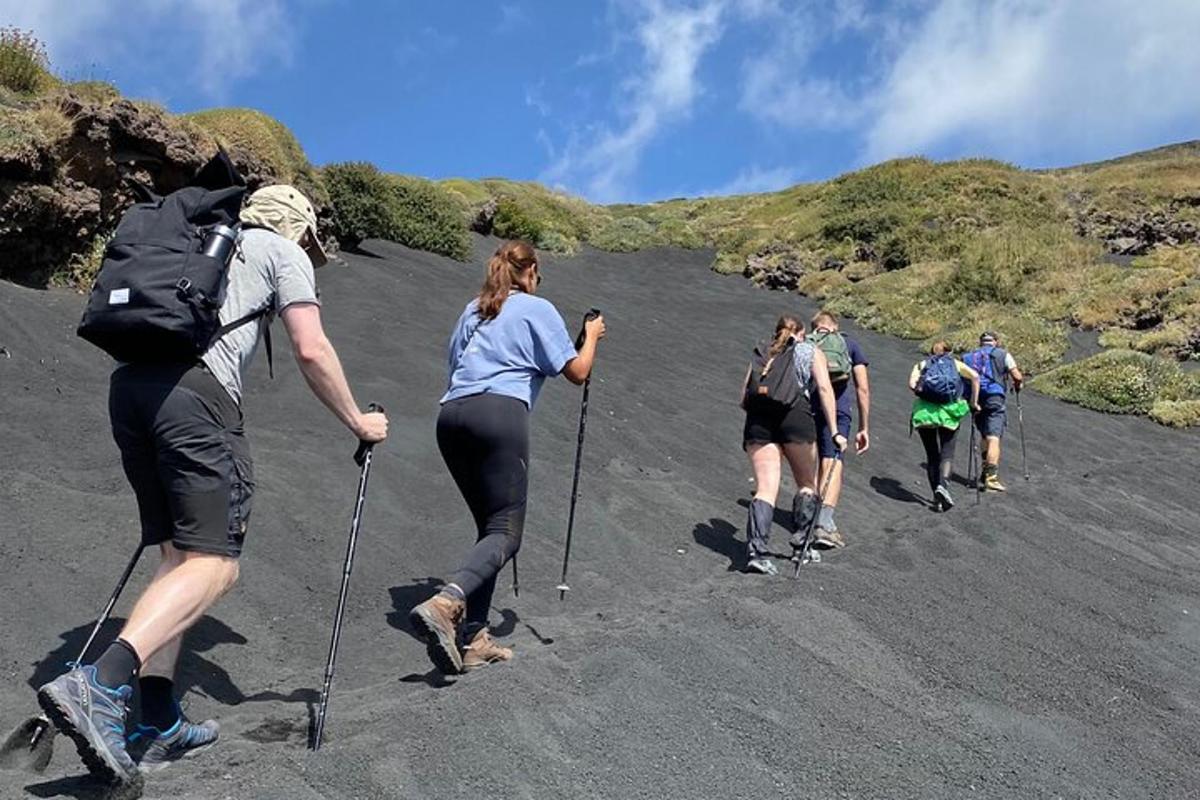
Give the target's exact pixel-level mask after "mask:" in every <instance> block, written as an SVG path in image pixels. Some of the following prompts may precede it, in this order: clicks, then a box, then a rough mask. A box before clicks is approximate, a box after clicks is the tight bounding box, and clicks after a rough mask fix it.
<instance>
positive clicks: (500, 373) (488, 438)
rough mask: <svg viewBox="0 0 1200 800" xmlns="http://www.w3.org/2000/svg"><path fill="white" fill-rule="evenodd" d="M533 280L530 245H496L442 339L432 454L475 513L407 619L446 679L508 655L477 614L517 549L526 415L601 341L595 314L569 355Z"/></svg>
mask: <svg viewBox="0 0 1200 800" xmlns="http://www.w3.org/2000/svg"><path fill="white" fill-rule="evenodd" d="M540 280H541V278H540V276H539V273H538V261H537V254H536V253H535V252H534V249H533V247H532V246H530V245H529V244H527V243H525V242H505V243H504V244H503V245H501V246H500V247H499V249H497V250H496V253H495V255H493V256H492V257H491V259H490V260H489V261H488V266H487V277H486V278H485V280H484V283H483V288H482V290H481V291H480V293H479V296H478V297H477V298H475V299H474V300H472V301H471V302H470V303H468V304H467V307H466V309H464V310H463V313H462V315H461V316H460V317H459V319H458V324H457V325H456V326H455V328H454V333H453V334H451V336H450V348H449V364H448V366H449V372H450V385H449V388H448V389H447V390H446V393H445V395H443V396H442V401H441V402H442V410H441V413H440V414H439V415H438V422H437V439H438V448H439V449H440V450H441V452H442V458H443V459H444V460H445V462H446V466H447V467H448V468H449V469H450V474H451V475H452V476H453V477H454V482H455V483H456V484H458V488H459V491H460V492H462V495H463V498H464V499H465V500H466V501H467V505H468V507H470V509H471V513H472V515H473V516H474V517H475V526H476V529H477V530H476V533H477V540H476V542H475V546H474V547H473V548H472V549H471V551H470V552H469V553H468V554H467V557H466V559H465V560H464V561H463V563H462V566H460V567H459V569H458V570H456V571H455V572H454V573H452V574H451V575H450V577H449V578H448V579H447V580H446V585H445V587H444V588H443V589H442V590H441V592H440V593H438V594H437V595H435V596H434V597H432V598H430V599H429V600H427V601H425V602H424V603H421V604H420V605H419V606H417V607H416V608H414V609H413V610H412V613H411V614H410V619H411V620H412V623H413V626H414V628H415V629H416V630H417V631H418V632H420V633H421V634H422V635H423V637H424V638H425V642H426V645H427V647H428V651H429V657H430V659H432V660H433V663H434V665H436V666H437V667H438V668H439V669H440V670H441V671H442V672H444V673H448V674H454V673H459V672H465V671H467V670H470V669H474V668H476V667H481V666H484V665H486V664H491V663H494V662H496V661H507V660H509V659H510V658H512V650H510V649H509V648H506V647H501V646H500V645H498V644H497V643H496V641H495V640H494V639H492V638H491V635H490V634H489V632H488V624H487V618H488V610H489V608H490V607H491V604H492V593H493V592H494V591H495V589H496V576H497V574H499V572H500V570H501V568H502V567H503V566H504V564H505V563H506V562H507V561H508V560H509V559H510V558H512V557H513V556H514V555H516V553H517V550H518V549H520V547H521V533H522V530H523V529H524V527H525V498H526V494H527V491H528V469H529V412H530V411H531V410H532V409H533V405H534V403H536V402H537V397H538V392H539V391H540V390H541V388H542V384H543V383H544V382H545V380H546V378H547V377H553V376H555V375H558V374H562V375H564V376H566V378H567V379H568V380H570V381H571V382H572V383H576V384H582V383H583V382H584V381H585V380H586V379H587V377H588V375H590V374H591V371H592V362H593V360H594V359H595V356H596V343H597V342H599V341H600V339H601V338H603V337H604V331H605V328H604V320H603V318H601V317H597V318H596V319H593V320H590V321H588V322H585V323H584V332H583V336H582V341H581V346H580V347H579V349H578V350H577V349H576V347H575V344H574V343H572V342H571V337H570V335H569V334H568V333H567V327H566V325H565V324H563V319H562V316H561V315H560V314H559V313H558V311H557V310H556V309H555V308H554V306H553V305H552V304H551V303H550V302H548V301H546V300H543V299H541V298H540V297H536V296H535V293H536V291H537V286H538V283H539V282H540ZM460 644H461V646H460Z"/></svg>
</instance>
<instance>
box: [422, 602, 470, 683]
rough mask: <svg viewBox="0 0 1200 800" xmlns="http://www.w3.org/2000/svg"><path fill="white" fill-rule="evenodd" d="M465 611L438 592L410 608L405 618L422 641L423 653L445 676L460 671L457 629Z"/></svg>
mask: <svg viewBox="0 0 1200 800" xmlns="http://www.w3.org/2000/svg"><path fill="white" fill-rule="evenodd" d="M466 612H467V604H466V603H464V602H463V601H462V600H459V599H458V598H456V597H453V596H452V595H449V594H446V593H445V592H441V593H439V594H435V595H434V596H433V597H431V598H429V599H428V600H426V601H425V602H424V603H421V605H419V606H417V607H416V608H414V609H413V610H412V611H411V612H410V613H409V615H408V619H409V621H410V622H412V626H413V628H414V629H416V631H417V633H419V634H420V635H421V638H423V639H424V640H425V651H426V652H427V653H429V659H430V660H431V661H432V662H433V665H434V666H435V667H437V668H438V669H440V670H441V671H442V672H443V673H445V674H446V675H457V674H458V673H460V672H462V671H463V663H462V656H461V655H459V652H458V626H459V625H460V624H462V621H463V617H464V616H465V615H466Z"/></svg>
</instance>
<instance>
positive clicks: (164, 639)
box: [121, 545, 238, 677]
mask: <svg viewBox="0 0 1200 800" xmlns="http://www.w3.org/2000/svg"><path fill="white" fill-rule="evenodd" d="M237 577H238V562H237V559H235V558H230V557H228V556H215V555H209V554H207V553H192V552H187V551H180V550H176V549H175V548H174V547H172V546H171V545H163V563H162V566H160V567H159V571H158V573H157V574H156V575H155V576H154V580H153V581H151V583H150V585H149V586H147V587H146V591H145V592H143V593H142V596H141V597H140V598H138V601H137V604H136V605H135V606H134V607H133V613H132V614H130V615H129V621H128V622H126V623H125V628H124V629H123V630H122V631H121V638H122V639H124V640H125V641H126V642H128V643H129V645H130V646H131V647H132V648H133V649H134V650H135V651H136V652H137V655H138V658H139V659H141V661H142V663H143V664H148V663H149V664H152V665H153V666H152V673H151V674H155V675H166V676H168V677H169V674H170V673H169V672H167V673H164V672H161V671H160V670H162V669H164V668H167V667H170V668H171V669H173V667H174V662H175V659H176V658H177V657H178V655H179V641H178V640H179V638H180V637H181V636H183V634H184V632H185V631H187V629H188V628H190V627H191V626H192V625H194V624H195V623H196V621H197V620H199V619H200V617H202V616H204V613H205V612H206V611H208V609H210V608H211V607H212V606H213V604H214V603H216V602H217V600H219V599H221V597H222V595H224V594H225V593H226V592H228V591H229V590H230V589H231V588H232V587H233V585H234V583H236V582H237ZM159 655H161V658H157V659H156V656H159Z"/></svg>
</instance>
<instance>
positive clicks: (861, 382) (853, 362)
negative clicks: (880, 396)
mask: <svg viewBox="0 0 1200 800" xmlns="http://www.w3.org/2000/svg"><path fill="white" fill-rule="evenodd" d="M810 339H811V340H812V342H813V343H814V344H816V345H817V346H818V347H820V348H821V350H822V351H823V352H824V353H825V357H826V359H827V360H828V361H829V373H830V380H831V382H832V383H833V395H834V399H835V401H836V403H837V432H838V433H840V434H841V435H842V436H845V437H846V438H847V439H849V438H850V423H851V415H850V394H851V392H850V387H851V386H852V385H853V386H854V396H855V398H856V399H857V404H858V433H856V434H855V436H854V450H855V452H856V453H860V454H861V453H865V452H867V450H868V449H869V448H870V446H871V435H870V422H871V381H870V377H869V375H868V374H867V367H869V366H870V362H869V361H867V356H866V354H865V353H863V350H862V347H860V346H859V344H858V342H856V341H855V340H854V339H852V338H850V337H849V336H847V335H846V334H844V333H842V332H841V331H839V330H838V320H837V317H836V316H834V315H833V313H831V312H829V311H824V310H822V311H820V312H818V313H817V315H816V316H814V317H813V318H812V335H811V336H810ZM840 348H844V350H845V355H846V356H848V358H847V359H846V360H847V361H848V367H849V369H848V372H847V374H846V375H845V377H843V378H842V379H840V380H839V379H838V375H837V374H836V366H835V365H836V362H837V361H838V355H837V351H838V350H839V349H840ZM815 417H816V422H817V449H818V451H819V454H820V457H821V474H820V477H819V483H818V485H819V486H824V485H825V480H826V478H827V477H828V476H829V472H830V470H832V471H833V478H832V480H830V482H829V490H828V491H827V492H826V493H825V497H824V498H823V500H822V502H821V510H820V512H819V513H818V516H817V525H816V528H815V529H814V530H813V537H814V539H815V541H816V544H818V545H821V546H823V547H844V546H845V545H846V540H845V538H844V537H843V536H842V533H841V531H839V530H838V527H837V523H836V522H835V521H834V519H833V512H834V511H835V510H836V509H837V504H838V499H839V498H840V497H841V493H842V471H843V468H844V465H843V463H842V459H839V458H836V454H837V448H836V447H835V446H834V443H833V435H832V431H830V430H829V426H828V425H826V424H825V418H824V417H823V416H821V415H820V414H815Z"/></svg>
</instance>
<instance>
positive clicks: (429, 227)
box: [388, 175, 471, 261]
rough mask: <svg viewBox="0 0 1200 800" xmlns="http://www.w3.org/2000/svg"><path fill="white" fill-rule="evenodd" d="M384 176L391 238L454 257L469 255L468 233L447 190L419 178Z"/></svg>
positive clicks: (454, 200) (460, 257)
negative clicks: (388, 189) (389, 186)
mask: <svg viewBox="0 0 1200 800" xmlns="http://www.w3.org/2000/svg"><path fill="white" fill-rule="evenodd" d="M388 180H389V181H390V182H391V184H392V209H393V211H392V213H393V220H392V224H393V225H394V232H393V234H392V238H393V240H394V241H396V242H399V243H400V244H403V245H406V246H408V247H412V248H414V249H416V250H426V251H428V252H430V253H438V254H440V255H444V256H449V257H450V258H453V259H456V260H458V261H466V260H467V259H469V258H470V257H471V236H470V233H468V231H467V227H466V225H465V224H464V223H463V218H462V210H461V207H460V205H459V203H458V202H457V200H456V198H455V197H454V196H453V195H451V194H450V192H448V191H447V190H445V189H442V188H441V187H439V186H438V185H437V184H435V183H432V182H430V181H427V180H424V179H423V178H410V177H407V176H401V175H389V176H388Z"/></svg>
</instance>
